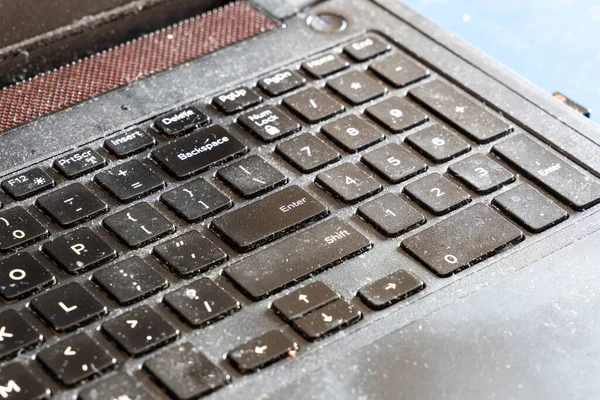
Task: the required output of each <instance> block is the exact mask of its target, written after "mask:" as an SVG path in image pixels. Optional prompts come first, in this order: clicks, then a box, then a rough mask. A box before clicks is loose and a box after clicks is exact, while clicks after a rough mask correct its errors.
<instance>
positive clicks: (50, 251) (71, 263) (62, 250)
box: [42, 227, 117, 274]
mask: <svg viewBox="0 0 600 400" xmlns="http://www.w3.org/2000/svg"><path fill="white" fill-rule="evenodd" d="M42 250H43V251H44V252H45V253H46V254H47V255H49V256H50V258H51V259H52V260H53V261H54V262H55V263H56V264H58V266H59V267H61V268H62V269H63V270H65V271H66V272H67V273H69V274H79V273H82V272H84V271H87V270H90V269H92V268H95V267H97V266H99V265H102V264H104V263H106V262H108V261H110V260H112V259H113V258H116V257H117V252H116V250H115V249H113V248H112V247H111V246H110V245H109V244H107V243H106V242H105V241H104V240H103V239H102V238H101V237H99V236H98V235H97V234H95V233H94V232H93V231H92V230H91V229H90V228H88V227H83V228H79V229H77V230H74V231H73V232H70V233H68V234H66V235H64V236H61V237H59V238H58V239H54V240H50V241H48V242H46V243H44V246H43V247H42Z"/></svg>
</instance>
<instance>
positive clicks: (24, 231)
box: [0, 207, 48, 253]
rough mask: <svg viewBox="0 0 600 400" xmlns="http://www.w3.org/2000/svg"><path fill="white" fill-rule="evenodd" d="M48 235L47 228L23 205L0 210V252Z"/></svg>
mask: <svg viewBox="0 0 600 400" xmlns="http://www.w3.org/2000/svg"><path fill="white" fill-rule="evenodd" d="M47 235H48V230H47V229H46V228H44V227H43V226H42V225H41V224H40V223H39V222H38V221H36V220H35V218H33V217H32V216H31V214H29V213H28V212H27V211H25V209H24V208H23V207H13V208H11V209H8V210H5V211H2V212H0V253H3V252H8V251H11V250H13V249H16V248H18V247H23V246H25V245H27V244H29V243H32V242H36V241H38V240H40V239H42V238H44V237H46V236H47Z"/></svg>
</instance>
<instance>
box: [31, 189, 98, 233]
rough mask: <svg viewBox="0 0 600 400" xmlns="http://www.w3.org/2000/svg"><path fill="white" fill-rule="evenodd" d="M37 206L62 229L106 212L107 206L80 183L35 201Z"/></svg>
mask: <svg viewBox="0 0 600 400" xmlns="http://www.w3.org/2000/svg"><path fill="white" fill-rule="evenodd" d="M36 204H37V206H38V207H39V208H41V209H42V211H44V212H45V213H46V214H48V215H49V216H50V217H52V219H53V220H54V221H56V223H58V224H59V225H60V226H61V227H63V228H69V227H72V226H75V225H77V224H80V223H82V222H85V221H88V220H90V219H93V218H95V217H96V216H98V215H100V214H104V213H105V212H107V211H108V206H107V205H106V203H104V202H103V201H102V200H100V199H99V198H98V196H96V195H95V194H94V193H92V192H91V191H90V190H89V189H88V188H86V187H85V186H83V185H82V184H81V183H73V184H71V185H69V186H65V187H62V188H60V189H57V190H55V191H54V192H52V193H49V194H47V195H44V196H42V197H40V198H38V199H37V202H36Z"/></svg>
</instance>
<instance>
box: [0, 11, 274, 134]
mask: <svg viewBox="0 0 600 400" xmlns="http://www.w3.org/2000/svg"><path fill="white" fill-rule="evenodd" d="M276 27H277V24H276V23H275V22H273V21H271V20H270V19H268V18H267V17H265V16H264V15H263V14H261V13H260V12H258V11H257V10H256V9H254V8H253V7H252V6H250V5H249V4H247V3H245V2H236V3H232V4H229V5H227V6H224V7H221V8H218V9H216V10H213V11H210V12H207V13H204V14H202V15H199V16H197V17H195V18H191V19H188V20H185V21H182V22H179V23H177V24H174V25H171V26H169V27H166V28H163V29H161V30H159V31H156V32H153V33H150V34H147V35H144V36H141V37H139V38H137V39H135V40H132V41H130V42H127V43H124V44H122V45H120V46H117V47H114V48H111V49H108V50H105V51H103V52H101V53H98V54H95V55H93V56H90V57H87V58H83V59H81V60H78V61H76V62H73V63H71V64H68V65H65V66H63V67H60V68H58V69H55V70H53V71H50V72H46V73H44V74H40V75H37V76H35V77H33V78H31V79H28V80H26V81H24V82H21V83H17V84H14V85H11V86H7V87H5V88H3V89H2V91H1V92H0V132H2V131H6V130H8V129H11V128H14V127H17V126H19V125H22V124H25V123H27V122H30V121H33V120H35V119H38V118H40V117H42V116H45V115H48V114H51V113H53V112H56V111H59V110H63V109H65V108H67V107H70V106H73V105H75V104H78V103H81V102H83V101H85V100H88V99H91V98H93V97H95V96H98V95H101V94H103V93H106V92H108V91H111V90H115V89H118V88H120V87H122V86H125V85H127V84H128V83H130V82H134V81H136V80H139V79H142V78H144V77H147V76H150V75H152V74H154V73H157V72H160V71H164V70H167V69H169V68H172V67H175V66H177V65H179V64H182V63H185V62H188V61H190V60H193V59H195V58H198V57H200V56H202V55H204V54H207V53H210V52H212V51H215V50H217V49H220V48H223V47H226V46H229V45H231V44H234V43H236V42H239V41H241V40H244V39H247V38H250V37H252V36H255V35H257V34H259V33H261V32H265V31H268V30H272V29H275V28H276Z"/></svg>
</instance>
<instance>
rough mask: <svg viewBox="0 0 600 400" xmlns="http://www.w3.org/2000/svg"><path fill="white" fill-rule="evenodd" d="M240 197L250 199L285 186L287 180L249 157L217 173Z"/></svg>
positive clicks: (262, 161) (258, 159) (257, 159)
mask: <svg viewBox="0 0 600 400" xmlns="http://www.w3.org/2000/svg"><path fill="white" fill-rule="evenodd" d="M217 176H218V177H219V178H220V179H221V180H222V181H224V182H225V183H226V184H227V185H229V186H230V187H231V188H232V189H233V190H234V191H235V192H236V193H237V194H239V195H240V196H242V197H244V198H246V199H251V198H253V197H257V196H260V195H261V194H263V193H266V192H269V191H271V190H273V189H275V188H276V187H279V186H282V185H285V184H286V183H287V182H288V178H287V177H286V176H285V175H283V174H282V173H281V172H279V170H278V169H277V168H275V167H273V166H272V165H270V164H269V163H267V162H266V161H265V160H263V159H262V158H260V157H259V156H256V155H254V156H249V157H247V158H244V159H243V160H240V161H238V162H235V163H233V164H231V165H228V166H226V167H223V168H221V169H220V170H218V171H217Z"/></svg>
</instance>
